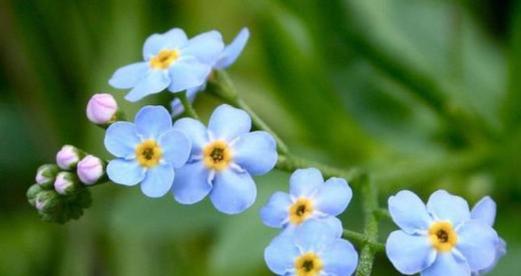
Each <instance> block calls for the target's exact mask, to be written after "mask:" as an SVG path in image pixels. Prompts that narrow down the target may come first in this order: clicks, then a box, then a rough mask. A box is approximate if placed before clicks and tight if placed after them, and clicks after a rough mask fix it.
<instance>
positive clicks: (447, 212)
mask: <svg viewBox="0 0 521 276" xmlns="http://www.w3.org/2000/svg"><path fill="white" fill-rule="evenodd" d="M427 210H428V211H429V213H430V214H431V215H432V216H433V217H434V219H435V220H448V221H451V222H452V224H453V225H454V226H456V227H457V226H458V225H459V224H460V223H462V222H465V221H467V220H469V219H470V211H469V205H468V204H467V202H466V201H465V200H464V199H463V198H461V197H459V196H455V195H451V194H449V193H447V192H446V191H444V190H438V191H436V192H434V193H433V194H432V195H431V196H430V197H429V201H428V202H427Z"/></svg>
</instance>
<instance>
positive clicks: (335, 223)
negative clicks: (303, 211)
mask: <svg viewBox="0 0 521 276" xmlns="http://www.w3.org/2000/svg"><path fill="white" fill-rule="evenodd" d="M311 219H314V220H318V221H320V223H322V224H325V225H328V226H329V227H330V228H331V229H332V233H333V236H335V237H338V238H340V237H341V236H342V234H343V232H344V227H343V226H342V221H341V220H340V219H338V218H337V217H332V216H327V217H323V218H311Z"/></svg>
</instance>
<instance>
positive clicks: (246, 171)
mask: <svg viewBox="0 0 521 276" xmlns="http://www.w3.org/2000/svg"><path fill="white" fill-rule="evenodd" d="M174 129H176V130H179V131H182V132H183V133H185V134H186V135H187V136H188V138H189V139H190V140H191V141H192V152H191V155H190V159H189V161H188V162H187V164H186V165H185V166H183V167H182V168H180V169H178V170H176V173H177V175H176V178H175V180H174V185H173V187H172V191H173V194H174V197H175V199H176V200H177V201H178V202H180V203H182V204H193V203H196V202H198V201H200V200H202V199H203V198H205V197H206V196H207V195H209V196H210V200H211V201H212V203H213V205H214V206H215V208H217V210H219V211H221V212H223V213H226V214H236V213H240V212H242V211H244V210H246V209H247V208H248V207H250V206H251V205H252V204H253V202H254V201H255V198H256V196H257V187H256V186H255V182H254V181H253V178H252V175H262V174H265V173H267V172H269V171H271V170H272V169H273V167H274V166H275V163H276V162H277V158H278V156H277V150H276V143H275V140H274V139H273V137H272V136H271V135H270V134H269V133H267V132H265V131H253V132H250V129H251V118H250V116H249V115H248V114H247V113H246V112H245V111H243V110H241V109H237V108H234V107H231V106H229V105H225V104H224V105H220V106H218V107H217V108H216V109H215V111H214V112H213V114H212V115H211V117H210V121H209V123H208V128H206V127H205V126H204V125H203V124H202V123H201V122H199V121H197V120H194V119H191V118H183V119H180V120H177V121H176V122H175V124H174Z"/></svg>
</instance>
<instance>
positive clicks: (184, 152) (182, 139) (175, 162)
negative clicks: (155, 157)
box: [158, 129, 192, 168]
mask: <svg viewBox="0 0 521 276" xmlns="http://www.w3.org/2000/svg"><path fill="white" fill-rule="evenodd" d="M158 142H159V145H160V146H161V150H162V151H163V158H164V159H165V160H166V162H168V163H170V164H171V165H172V166H173V167H174V168H179V167H181V166H183V165H184V164H185V163H186V161H188V157H190V152H191V151H192V143H191V142H190V140H188V138H187V137H186V135H185V134H184V133H182V132H181V131H179V130H175V129H171V130H169V131H167V132H165V133H163V134H161V136H159V141H158Z"/></svg>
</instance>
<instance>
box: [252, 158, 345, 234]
mask: <svg viewBox="0 0 521 276" xmlns="http://www.w3.org/2000/svg"><path fill="white" fill-rule="evenodd" d="M352 196H353V192H352V191H351V188H350V187H349V185H348V184H347V182H346V181H345V180H344V179H342V178H337V177H332V178H330V179H328V180H327V181H325V182H324V178H323V177H322V174H321V173H320V171H319V170H317V169H315V168H308V169H299V170H296V171H295V172H294V173H293V174H292V175H291V177H290V180H289V194H288V193H284V192H275V193H274V194H273V195H272V196H271V197H270V199H269V200H268V202H267V204H266V205H265V206H264V207H262V209H261V211H260V215H261V218H262V221H263V222H264V224H266V225H267V226H270V227H275V228H284V233H289V232H292V231H294V230H295V228H297V227H298V226H299V225H300V224H301V223H303V222H305V221H306V220H309V219H315V220H320V221H322V222H323V223H329V224H331V225H332V226H333V227H337V228H339V229H340V231H341V230H342V228H343V227H342V223H341V222H340V220H339V219H338V218H336V216H338V215H339V214H341V213H342V212H344V210H345V209H346V208H347V206H348V205H349V202H350V201H351V198H352Z"/></svg>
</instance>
